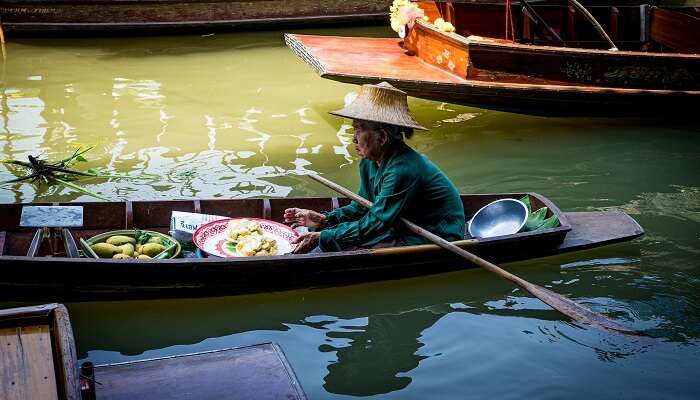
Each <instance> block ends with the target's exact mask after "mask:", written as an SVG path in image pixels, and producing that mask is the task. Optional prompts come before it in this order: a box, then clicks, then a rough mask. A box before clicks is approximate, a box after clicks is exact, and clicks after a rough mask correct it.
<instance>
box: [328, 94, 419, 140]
mask: <svg viewBox="0 0 700 400" xmlns="http://www.w3.org/2000/svg"><path fill="white" fill-rule="evenodd" d="M330 113H331V114H333V115H337V116H340V117H346V118H351V119H362V120H365V121H373V122H382V123H385V124H391V125H398V126H405V127H408V128H414V129H422V130H424V131H427V130H428V129H426V128H425V127H423V126H422V125H421V124H419V123H418V122H417V121H416V120H415V119H413V117H411V113H410V112H409V111H408V101H407V100H406V93H405V92H403V91H401V90H399V89H397V88H395V87H393V86H391V84H389V83H388V82H382V83H379V84H377V85H362V87H361V88H360V93H359V94H358V95H357V98H355V100H354V101H353V102H352V103H350V104H348V106H347V107H345V108H343V109H342V110H337V111H331V112H330Z"/></svg>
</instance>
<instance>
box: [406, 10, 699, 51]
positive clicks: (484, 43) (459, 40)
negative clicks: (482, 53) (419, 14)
mask: <svg viewBox="0 0 700 400" xmlns="http://www.w3.org/2000/svg"><path fill="white" fill-rule="evenodd" d="M416 27H421V28H424V29H426V30H427V31H428V32H430V33H431V34H433V35H434V36H438V37H444V38H446V39H447V40H448V41H449V42H450V43H452V44H456V45H463V46H467V47H469V46H474V45H475V46H477V47H487V48H488V47H492V48H495V49H499V50H507V49H514V50H521V51H524V52H532V53H545V54H546V53H554V54H564V55H566V54H576V55H578V54H583V55H599V56H605V57H609V56H621V57H629V58H651V59H655V58H670V59H682V60H700V54H692V53H659V52H650V51H631V50H617V51H612V50H608V49H586V48H582V47H557V46H543V45H538V44H522V43H501V42H497V41H495V40H493V39H492V40H489V39H490V38H488V37H481V36H479V38H481V39H469V37H465V36H462V35H460V34H458V33H454V32H443V31H441V30H439V29H438V28H437V27H436V26H435V25H433V24H431V23H430V22H426V21H422V20H420V19H417V20H416V21H415V24H414V26H413V28H411V29H416ZM407 35H408V34H407Z"/></svg>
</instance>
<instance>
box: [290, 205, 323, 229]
mask: <svg viewBox="0 0 700 400" xmlns="http://www.w3.org/2000/svg"><path fill="white" fill-rule="evenodd" d="M284 222H285V223H290V222H291V223H292V228H296V227H297V226H305V227H307V228H323V227H324V226H325V225H326V216H325V215H323V214H321V213H320V212H316V211H313V210H307V209H304V208H288V209H286V210H284Z"/></svg>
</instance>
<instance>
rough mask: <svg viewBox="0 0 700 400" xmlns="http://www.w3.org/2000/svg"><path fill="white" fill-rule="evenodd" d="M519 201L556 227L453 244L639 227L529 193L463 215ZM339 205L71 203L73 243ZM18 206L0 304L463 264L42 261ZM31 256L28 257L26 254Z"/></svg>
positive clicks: (330, 201)
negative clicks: (177, 215)
mask: <svg viewBox="0 0 700 400" xmlns="http://www.w3.org/2000/svg"><path fill="white" fill-rule="evenodd" d="M526 195H528V196H529V198H530V202H531V205H532V208H533V209H538V208H540V207H543V206H546V207H548V209H549V214H550V215H552V214H555V215H557V216H558V218H559V221H560V226H558V227H556V228H550V229H543V230H538V231H534V232H524V233H517V234H514V235H507V236H500V237H495V238H489V239H479V240H476V239H470V238H466V237H465V239H464V240H462V241H458V242H455V243H457V244H458V245H459V246H464V247H468V248H469V249H470V251H473V252H474V253H475V254H478V255H480V256H482V257H484V258H486V259H489V260H491V261H494V262H503V261H514V260H523V259H530V258H534V257H542V256H548V255H553V254H560V253H565V252H571V251H575V250H583V249H588V248H593V247H597V246H602V245H606V244H610V243H616V242H621V241H627V240H632V239H634V238H636V237H638V236H640V235H642V234H643V233H644V230H643V229H642V228H641V227H640V226H639V225H638V224H637V223H636V222H635V221H634V220H633V219H632V218H631V217H629V216H628V215H627V214H625V213H623V212H619V211H605V212H603V211H594V212H573V213H564V212H561V211H560V210H559V209H558V208H557V207H556V206H555V205H554V204H553V203H552V202H551V201H549V200H548V199H546V198H545V197H543V196H541V195H538V194H535V193H505V194H474V195H462V202H463V204H464V208H465V214H466V216H467V217H468V218H469V217H471V215H473V214H474V213H475V212H476V211H478V210H479V208H481V207H482V206H484V205H486V204H488V203H489V202H491V201H494V200H497V199H500V198H518V199H519V198H522V197H524V196H526ZM347 202H348V200H347V199H343V198H341V199H338V198H298V199H294V198H287V199H244V200H173V201H134V202H102V203H101V202H94V203H71V204H70V205H80V206H82V207H83V214H84V217H83V226H82V228H79V229H71V230H70V234H71V236H72V237H73V238H74V239H75V240H76V241H77V240H79V239H80V238H84V237H91V236H93V235H95V234H98V233H102V232H105V231H111V230H118V229H132V228H134V227H138V228H141V229H151V230H156V231H160V232H167V231H168V229H169V225H170V217H171V213H172V211H186V212H195V213H205V214H212V215H221V216H225V217H257V218H265V219H271V220H274V221H280V222H281V221H282V219H283V213H284V210H285V209H286V208H288V207H304V208H309V209H314V210H329V209H332V208H334V207H338V206H340V205H343V204H347ZM23 206H24V205H22V204H2V205H0V215H3V218H2V219H0V299H4V300H23V299H47V298H61V299H71V300H82V299H94V298H104V299H107V298H109V299H120V298H149V297H151V298H152V297H176V296H181V297H186V296H207V295H223V294H229V295H230V294H241V293H252V292H263V291H276V290H284V289H292V288H302V287H314V286H323V285H333V284H348V283H355V282H367V281H373V280H382V279H397V278H403V277H411V276H420V275H428V274H435V273H440V272H447V271H455V270H459V269H462V268H465V267H468V266H465V264H464V261H463V260H461V259H459V258H457V257H456V256H454V255H453V254H452V253H449V252H446V251H443V250H441V249H440V248H438V247H437V246H435V245H418V246H405V247H393V248H384V249H373V250H357V251H343V252H329V253H324V254H318V255H311V254H304V255H291V254H289V255H282V256H274V257H247V258H235V259H230V258H228V259H223V258H177V259H171V260H112V259H107V260H98V259H90V258H69V257H65V256H53V257H42V255H46V254H48V253H49V252H50V250H49V247H48V246H47V245H46V243H45V244H44V245H43V246H42V247H40V248H39V249H38V250H34V249H31V250H30V247H31V242H32V239H33V237H34V236H35V234H36V232H35V231H36V229H29V228H21V227H20V226H19V225H20V216H21V212H22V208H23ZM28 252H30V253H32V254H36V256H34V257H32V256H27V253H28Z"/></svg>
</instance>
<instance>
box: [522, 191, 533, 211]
mask: <svg viewBox="0 0 700 400" xmlns="http://www.w3.org/2000/svg"><path fill="white" fill-rule="evenodd" d="M520 201H522V202H523V203H525V205H526V206H527V212H529V213H531V212H532V206H530V196H529V195H525V197H523V198H522V199H520Z"/></svg>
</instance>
